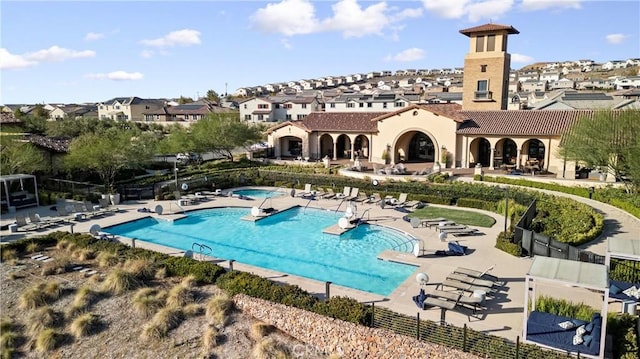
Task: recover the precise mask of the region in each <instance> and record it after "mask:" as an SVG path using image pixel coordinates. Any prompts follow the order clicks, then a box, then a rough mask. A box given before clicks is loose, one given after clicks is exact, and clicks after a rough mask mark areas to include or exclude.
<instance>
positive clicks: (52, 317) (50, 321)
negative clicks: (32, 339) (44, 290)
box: [27, 306, 59, 336]
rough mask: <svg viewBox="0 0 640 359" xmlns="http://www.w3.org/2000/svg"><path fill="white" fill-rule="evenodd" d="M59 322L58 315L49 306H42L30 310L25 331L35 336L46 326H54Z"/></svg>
mask: <svg viewBox="0 0 640 359" xmlns="http://www.w3.org/2000/svg"><path fill="white" fill-rule="evenodd" d="M58 324H59V315H58V313H56V312H54V311H53V309H52V308H51V307H48V306H47V307H42V308H39V309H38V310H36V311H33V312H31V314H30V315H29V319H28V321H27V332H28V333H29V335H31V336H36V335H37V334H38V333H40V332H41V331H42V330H44V329H46V328H51V327H55V326H57V325H58Z"/></svg>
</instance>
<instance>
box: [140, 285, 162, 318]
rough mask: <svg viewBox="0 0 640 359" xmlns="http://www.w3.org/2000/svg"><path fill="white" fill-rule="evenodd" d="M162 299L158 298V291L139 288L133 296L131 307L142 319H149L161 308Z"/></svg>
mask: <svg viewBox="0 0 640 359" xmlns="http://www.w3.org/2000/svg"><path fill="white" fill-rule="evenodd" d="M163 303H164V298H159V297H158V291H157V290H155V289H153V288H149V287H146V288H141V289H139V290H138V291H137V292H136V294H134V296H133V307H134V308H135V310H136V311H137V312H138V313H139V314H140V315H142V316H143V317H144V318H149V317H151V316H152V315H153V314H155V313H156V312H157V311H158V309H160V308H162V305H163Z"/></svg>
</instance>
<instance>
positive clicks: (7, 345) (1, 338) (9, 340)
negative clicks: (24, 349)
mask: <svg viewBox="0 0 640 359" xmlns="http://www.w3.org/2000/svg"><path fill="white" fill-rule="evenodd" d="M17 340H18V334H16V333H15V332H14V331H6V332H5V331H3V332H2V335H0V349H1V350H2V351H3V352H4V351H5V350H7V349H15V347H16V341H17ZM3 358H4V356H3ZM11 358H12V357H11Z"/></svg>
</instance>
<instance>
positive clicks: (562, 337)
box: [526, 311, 602, 355]
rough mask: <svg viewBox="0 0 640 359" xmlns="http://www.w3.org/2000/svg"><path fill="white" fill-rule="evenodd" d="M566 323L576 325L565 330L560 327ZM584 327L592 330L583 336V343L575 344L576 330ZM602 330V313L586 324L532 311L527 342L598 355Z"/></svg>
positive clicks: (595, 315) (528, 322) (528, 323)
mask: <svg viewBox="0 0 640 359" xmlns="http://www.w3.org/2000/svg"><path fill="white" fill-rule="evenodd" d="M565 322H571V323H574V324H573V326H570V327H567V328H566V329H565V327H563V326H560V323H565ZM582 325H584V326H585V328H589V329H590V330H587V331H586V332H585V333H584V334H583V335H581V338H582V342H580V343H579V344H573V343H574V337H575V336H576V334H577V332H576V328H579V327H581V326H582ZM601 328H602V317H601V316H600V313H595V314H594V315H593V317H592V318H591V321H590V322H589V323H586V322H584V321H581V320H578V319H574V318H570V317H565V316H561V315H555V314H551V313H544V312H539V311H532V312H531V313H530V314H529V318H528V319H527V337H526V340H527V341H531V342H535V343H538V344H542V345H545V346H548V347H552V348H555V349H559V350H562V351H566V352H570V353H580V354H588V355H598V354H599V353H600V335H601V333H600V331H601Z"/></svg>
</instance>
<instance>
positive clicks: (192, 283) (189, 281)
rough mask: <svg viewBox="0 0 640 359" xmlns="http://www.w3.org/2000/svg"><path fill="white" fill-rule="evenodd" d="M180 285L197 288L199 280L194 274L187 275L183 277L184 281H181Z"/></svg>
mask: <svg viewBox="0 0 640 359" xmlns="http://www.w3.org/2000/svg"><path fill="white" fill-rule="evenodd" d="M180 285H182V286H184V287H186V288H195V287H197V286H198V281H197V280H196V276H194V275H193V274H191V275H188V276H186V277H184V278H183V279H182V281H181V282H180Z"/></svg>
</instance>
